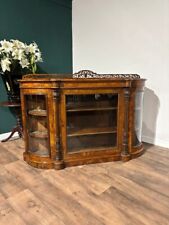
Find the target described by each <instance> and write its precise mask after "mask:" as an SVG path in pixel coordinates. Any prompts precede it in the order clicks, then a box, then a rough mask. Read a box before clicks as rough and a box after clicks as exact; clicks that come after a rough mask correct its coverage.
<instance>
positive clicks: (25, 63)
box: [19, 58, 29, 68]
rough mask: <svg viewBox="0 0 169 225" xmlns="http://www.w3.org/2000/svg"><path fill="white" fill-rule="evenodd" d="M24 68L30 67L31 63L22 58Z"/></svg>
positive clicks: (21, 63) (21, 62)
mask: <svg viewBox="0 0 169 225" xmlns="http://www.w3.org/2000/svg"><path fill="white" fill-rule="evenodd" d="M19 63H20V65H21V66H22V68H28V67H29V61H28V60H27V59H26V58H22V59H21V61H20V62H19Z"/></svg>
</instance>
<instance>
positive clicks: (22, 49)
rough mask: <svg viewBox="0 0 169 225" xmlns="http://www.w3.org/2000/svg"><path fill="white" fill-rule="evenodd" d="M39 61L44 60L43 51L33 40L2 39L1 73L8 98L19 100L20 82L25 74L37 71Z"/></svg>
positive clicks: (0, 49) (0, 51)
mask: <svg viewBox="0 0 169 225" xmlns="http://www.w3.org/2000/svg"><path fill="white" fill-rule="evenodd" d="M37 62H42V57H41V51H40V50H39V48H38V45H37V44H36V43H35V42H33V43H30V44H26V43H23V42H21V41H19V40H13V39H11V40H10V41H6V40H3V41H0V73H1V76H2V79H3V81H4V84H5V87H6V90H7V94H8V100H9V101H17V100H19V97H20V95H19V83H18V81H17V80H18V79H21V77H22V75H23V74H26V73H35V72H36V69H37Z"/></svg>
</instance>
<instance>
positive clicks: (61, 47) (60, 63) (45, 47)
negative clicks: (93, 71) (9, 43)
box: [0, 0, 72, 133]
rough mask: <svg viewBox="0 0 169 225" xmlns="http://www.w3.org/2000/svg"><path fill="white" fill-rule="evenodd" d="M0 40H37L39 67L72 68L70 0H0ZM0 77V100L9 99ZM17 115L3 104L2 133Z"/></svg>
mask: <svg viewBox="0 0 169 225" xmlns="http://www.w3.org/2000/svg"><path fill="white" fill-rule="evenodd" d="M0 7H1V9H3V10H1V12H0V40H3V39H6V40H9V39H19V40H20V41H23V42H26V43H30V42H32V41H35V42H36V43H37V44H38V45H39V48H40V50H41V51H42V57H43V63H40V64H39V66H40V71H43V72H45V73H67V72H72V1H71V0H0ZM6 99H7V97H6V93H5V89H4V86H3V84H2V80H0V101H4V100H6ZM14 125H15V118H14V116H13V115H12V114H11V113H10V112H9V109H7V108H2V107H1V108H0V133H5V132H8V131H10V129H11V128H12V126H14Z"/></svg>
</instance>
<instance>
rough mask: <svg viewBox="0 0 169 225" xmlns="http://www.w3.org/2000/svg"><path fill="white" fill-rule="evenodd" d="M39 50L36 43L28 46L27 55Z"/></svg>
mask: <svg viewBox="0 0 169 225" xmlns="http://www.w3.org/2000/svg"><path fill="white" fill-rule="evenodd" d="M37 50H38V46H37V44H36V43H35V42H34V43H31V44H30V45H27V46H26V49H25V51H26V53H34V54H35V52H36V51H37Z"/></svg>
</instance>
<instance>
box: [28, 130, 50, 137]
mask: <svg viewBox="0 0 169 225" xmlns="http://www.w3.org/2000/svg"><path fill="white" fill-rule="evenodd" d="M29 135H30V136H31V137H34V138H48V132H47V131H33V132H30V133H29Z"/></svg>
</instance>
